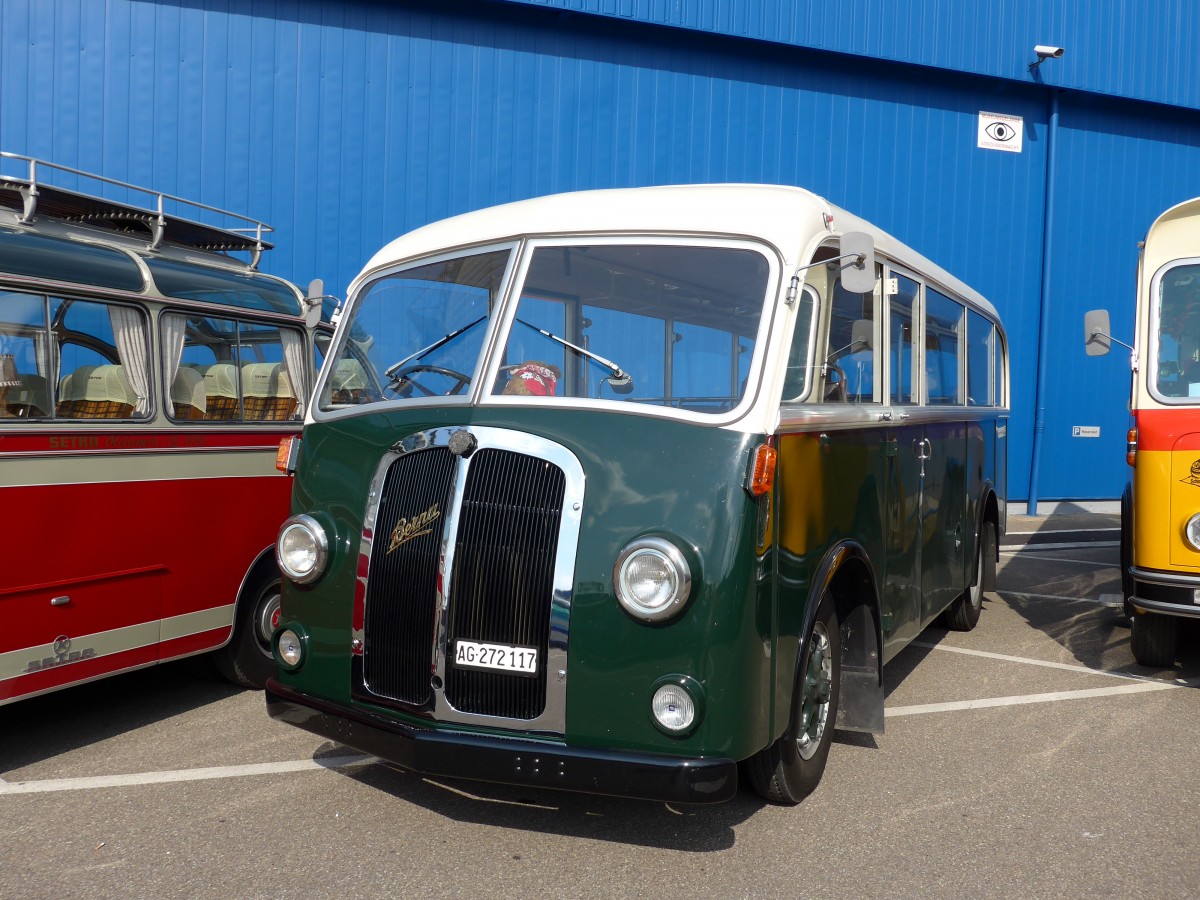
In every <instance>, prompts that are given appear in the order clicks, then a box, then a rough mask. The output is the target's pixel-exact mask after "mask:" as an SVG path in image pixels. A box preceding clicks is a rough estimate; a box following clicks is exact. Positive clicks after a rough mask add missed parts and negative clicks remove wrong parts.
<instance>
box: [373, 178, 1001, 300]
mask: <svg viewBox="0 0 1200 900" xmlns="http://www.w3.org/2000/svg"><path fill="white" fill-rule="evenodd" d="M827 217H828V218H827ZM850 231H865V232H867V233H868V234H870V235H871V236H872V237H873V238H874V240H875V247H876V250H877V252H879V253H880V254H881V255H883V256H886V257H889V258H891V259H893V260H895V261H896V262H898V263H900V264H902V265H905V266H907V267H909V268H911V269H914V270H916V271H918V272H920V273H921V274H922V275H923V276H924V277H926V278H928V279H930V280H932V281H933V282H935V283H940V284H941V285H942V287H944V288H947V289H949V290H951V291H952V292H954V293H957V294H959V295H960V296H962V297H963V298H964V299H967V300H969V301H970V302H971V303H973V304H974V305H976V306H978V307H979V308H980V309H982V310H983V311H985V312H987V313H989V314H990V315H991V316H992V317H993V318H995V317H996V311H995V308H994V307H993V306H992V305H991V304H990V303H989V302H988V301H987V300H986V299H984V298H983V297H982V296H980V295H979V294H978V293H977V292H976V291H974V290H973V289H972V288H970V287H968V286H967V285H966V284H964V283H963V282H961V281H959V280H958V279H957V278H955V277H954V276H953V275H951V274H950V273H949V272H947V271H945V270H944V269H942V268H941V267H940V266H938V265H936V264H935V263H933V262H931V261H930V260H928V259H926V258H925V257H923V256H921V255H920V254H919V253H917V252H916V251H914V250H913V249H911V248H910V247H907V246H905V245H904V244H902V243H901V242H900V241H898V240H896V239H895V238H894V237H892V236H891V235H890V234H888V233H887V232H885V231H883V230H882V229H880V228H877V227H876V226H874V225H872V224H871V223H869V222H867V221H865V220H864V219H861V218H859V217H858V216H856V215H854V214H852V213H849V212H847V211H845V210H844V209H841V208H840V207H838V206H835V205H834V204H832V203H830V202H829V201H828V200H825V199H824V198H822V197H819V196H817V195H816V194H813V193H811V192H810V191H806V190H804V189H803V188H798V187H791V186H787V185H771V184H689V185H665V186H659V187H640V188H616V189H609V190H594V191H577V192H573V193H565V194H551V195H548V196H545V197H536V198H533V199H530V200H519V201H517V202H514V203H506V204H503V205H500V206H493V207H489V208H486V209H481V210H478V211H475V212H469V213H464V214H462V215H458V216H454V217H452V218H449V219H443V220H441V221H439V222H434V223H432V224H429V225H425V226H423V227H421V228H417V229H416V230H414V231H411V232H409V233H408V234H405V235H403V236H402V237H399V238H397V239H396V240H394V241H392V242H391V243H389V244H387V245H386V246H385V247H383V249H381V250H380V251H379V252H378V253H376V254H375V255H374V256H373V257H372V258H371V260H370V261H369V262H368V263H367V265H366V267H365V269H364V270H363V273H362V275H360V276H359V277H358V278H357V279H355V283H354V284H353V285H352V286H351V291H353V290H354V289H355V288H357V286H358V283H359V282H361V280H362V279H363V278H364V277H365V276H367V275H369V274H370V273H372V272H374V271H376V270H378V269H381V268H385V267H389V266H392V265H395V264H397V263H401V262H405V261H408V260H412V259H417V258H420V257H424V256H428V255H431V254H434V253H438V252H441V251H444V250H447V249H450V248H453V247H464V246H472V245H480V244H491V243H499V242H503V241H510V240H514V239H517V238H521V237H533V236H547V235H560V234H605V235H611V234H622V233H624V234H639V235H644V234H704V235H723V236H732V237H740V238H752V239H755V240H759V241H765V242H767V243H768V244H771V245H772V246H774V247H775V248H776V249H777V250H778V251H779V253H780V255H781V256H782V257H783V262H784V266H785V268H790V269H794V268H796V267H797V266H800V265H804V264H805V263H807V262H809V260H808V259H807V258H802V257H801V254H807V253H811V251H812V247H813V243H814V241H816V240H820V239H823V238H824V237H826V236H830V235H836V234H844V233H846V232H850Z"/></svg>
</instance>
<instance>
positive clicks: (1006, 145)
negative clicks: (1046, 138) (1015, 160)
mask: <svg viewBox="0 0 1200 900" xmlns="http://www.w3.org/2000/svg"><path fill="white" fill-rule="evenodd" d="M1024 138H1025V120H1024V119H1022V118H1021V117H1020V116H1006V115H1003V114H1001V113H990V112H981V113H980V114H979V133H978V139H977V141H976V146H977V147H980V148H981V149H983V150H1003V151H1005V152H1006V153H1020V152H1021V144H1022V142H1023V140H1024Z"/></svg>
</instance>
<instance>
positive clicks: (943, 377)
mask: <svg viewBox="0 0 1200 900" xmlns="http://www.w3.org/2000/svg"><path fill="white" fill-rule="evenodd" d="M965 315H966V308H965V307H964V306H963V305H962V304H961V303H959V302H958V301H956V300H951V299H950V298H949V297H947V296H946V295H945V294H940V293H938V292H937V291H935V290H933V289H932V288H926V289H925V387H926V398H927V402H928V403H930V404H931V405H934V406H953V405H956V404H959V403H961V402H962V400H961V399H960V396H959V385H960V383H961V379H960V378H959V371H958V362H959V348H960V347H961V345H962V340H961V335H962V330H963V317H964V316H965Z"/></svg>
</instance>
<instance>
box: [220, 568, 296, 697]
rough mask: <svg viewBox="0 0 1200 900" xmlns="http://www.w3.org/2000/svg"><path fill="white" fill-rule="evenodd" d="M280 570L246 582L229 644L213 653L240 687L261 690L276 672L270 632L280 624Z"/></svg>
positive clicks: (221, 667)
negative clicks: (248, 582)
mask: <svg viewBox="0 0 1200 900" xmlns="http://www.w3.org/2000/svg"><path fill="white" fill-rule="evenodd" d="M279 584H280V581H279V573H278V572H276V571H275V570H274V569H273V568H272V569H270V570H268V572H267V574H265V575H260V576H258V577H257V578H256V579H255V580H254V581H253V582H252V583H250V584H248V585H247V587H246V590H245V591H244V592H243V595H242V597H241V598H240V599H239V601H238V605H237V621H236V622H235V623H234V626H233V637H232V638H230V640H229V643H228V644H226V645H225V646H224V647H222V648H221V649H220V650H217V651H216V652H215V653H214V654H213V662H215V663H216V666H217V669H218V670H219V671H220V673H221V674H222V675H224V676H225V677H226V678H228V679H229V680H230V681H232V682H233V683H234V684H239V685H241V686H242V687H248V688H254V689H255V690H262V688H263V687H265V686H266V683H267V678H269V677H270V676H271V675H274V674H275V658H274V656H273V655H272V654H271V634H272V633H273V632H274V631H275V626H276V625H278V624H279V609H280V606H279V596H280V591H279Z"/></svg>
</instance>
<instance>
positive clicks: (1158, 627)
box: [1130, 613, 1179, 669]
mask: <svg viewBox="0 0 1200 900" xmlns="http://www.w3.org/2000/svg"><path fill="white" fill-rule="evenodd" d="M1130 646H1131V648H1132V650H1133V658H1134V659H1136V660H1137V661H1138V663H1139V664H1141V665H1143V666H1152V667H1153V668H1156V669H1165V668H1168V667H1170V666H1173V665H1175V651H1176V650H1178V649H1179V620H1178V619H1177V618H1175V617H1174V616H1159V615H1155V614H1154V613H1136V614H1135V615H1134V617H1133V630H1132V633H1131V634H1130Z"/></svg>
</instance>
